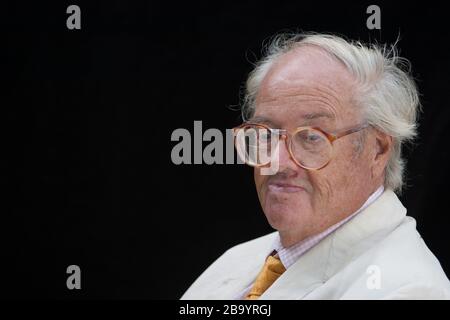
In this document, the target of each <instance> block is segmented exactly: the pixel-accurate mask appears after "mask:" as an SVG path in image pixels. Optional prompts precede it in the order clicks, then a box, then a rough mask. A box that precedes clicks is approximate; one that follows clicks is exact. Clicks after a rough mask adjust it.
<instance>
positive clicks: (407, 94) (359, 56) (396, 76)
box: [242, 33, 420, 193]
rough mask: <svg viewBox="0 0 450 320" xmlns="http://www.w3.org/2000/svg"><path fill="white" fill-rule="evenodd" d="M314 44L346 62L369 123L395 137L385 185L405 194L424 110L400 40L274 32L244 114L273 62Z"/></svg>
mask: <svg viewBox="0 0 450 320" xmlns="http://www.w3.org/2000/svg"><path fill="white" fill-rule="evenodd" d="M304 45H313V46H316V47H319V48H321V49H323V50H325V51H326V52H327V53H329V54H331V55H332V56H333V57H335V58H337V59H338V60H339V61H341V62H342V63H343V64H344V65H345V66H346V68H347V69H348V70H349V71H350V73H351V74H352V75H353V76H354V78H355V80H356V82H357V87H356V93H355V97H354V100H355V103H356V105H357V106H358V107H360V108H362V109H361V110H362V114H363V117H364V119H365V120H366V121H367V123H368V124H369V125H371V126H373V127H374V128H376V129H378V130H380V131H381V132H384V133H386V134H388V135H389V136H391V137H392V139H393V149H392V152H391V156H390V159H389V161H388V164H387V166H386V169H385V182H384V184H385V187H386V188H390V189H392V190H394V191H396V192H397V193H400V192H401V190H402V187H403V184H404V182H403V179H404V168H405V160H404V159H403V158H402V145H403V144H404V143H405V142H407V141H412V140H413V138H414V137H415V136H416V134H417V118H418V114H419V112H420V102H419V96H418V91H417V88H416V84H415V82H414V79H413V78H412V76H411V70H410V64H409V62H408V60H406V59H404V58H401V57H399V56H398V52H397V50H396V48H395V44H393V45H391V46H389V47H388V46H386V45H383V46H379V45H377V44H371V45H364V44H363V43H361V42H359V41H349V40H346V39H344V38H342V37H339V36H336V35H330V34H317V33H308V34H293V35H292V34H282V35H278V36H276V37H274V39H273V40H272V41H271V43H270V44H269V46H267V48H266V51H267V52H266V53H265V55H264V57H263V58H262V59H261V60H260V61H259V62H257V63H256V65H255V68H254V69H253V71H252V72H251V73H250V74H249V76H248V79H247V82H246V86H245V95H244V99H243V104H242V117H243V119H244V120H245V119H248V117H251V116H252V115H253V113H254V110H255V100H256V96H257V94H258V89H259V87H260V84H261V82H262V80H263V79H264V77H265V76H266V74H267V72H268V71H269V69H270V68H271V66H272V65H273V63H274V62H275V61H276V60H277V59H278V58H279V57H280V56H281V55H283V54H285V53H287V52H289V51H291V50H293V49H295V48H298V47H299V46H304Z"/></svg>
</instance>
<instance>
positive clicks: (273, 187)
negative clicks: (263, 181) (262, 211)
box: [268, 182, 305, 193]
mask: <svg viewBox="0 0 450 320" xmlns="http://www.w3.org/2000/svg"><path fill="white" fill-rule="evenodd" d="M268 189H269V191H271V192H278V193H295V192H301V191H305V189H303V188H302V187H300V186H297V185H294V184H289V183H276V182H275V183H274V182H272V183H269V185H268Z"/></svg>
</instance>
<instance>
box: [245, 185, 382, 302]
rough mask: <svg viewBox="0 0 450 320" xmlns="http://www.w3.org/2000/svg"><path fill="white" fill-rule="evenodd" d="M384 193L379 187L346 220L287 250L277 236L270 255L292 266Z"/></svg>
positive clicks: (286, 265) (246, 289) (246, 290)
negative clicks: (277, 256)
mask: <svg viewBox="0 0 450 320" xmlns="http://www.w3.org/2000/svg"><path fill="white" fill-rule="evenodd" d="M383 191H384V187H383V186H382V185H381V186H380V187H379V188H378V189H377V190H376V191H375V192H374V193H372V194H371V195H370V197H369V198H368V199H367V200H366V202H365V203H364V204H363V205H362V206H361V208H359V209H358V210H356V211H355V212H354V213H352V214H351V215H349V216H348V217H347V218H345V219H343V220H341V221H339V222H338V223H336V224H334V225H332V226H331V227H329V228H328V229H326V230H325V231H322V232H321V233H319V234H316V235H313V236H311V237H308V238H306V239H304V240H302V241H300V242H299V243H296V244H294V245H292V246H290V247H288V248H285V247H283V245H282V244H281V240H280V236H279V234H277V237H276V239H275V241H274V243H273V245H272V249H271V250H270V253H272V252H273V251H274V250H276V251H277V253H278V255H279V257H280V260H281V263H283V266H284V267H285V268H286V269H288V268H289V267H290V266H291V265H293V264H294V262H296V261H297V260H298V259H299V258H300V257H301V256H302V255H303V254H304V253H305V252H306V251H308V250H309V249H311V248H312V247H314V246H315V245H316V244H317V243H319V242H320V241H321V240H322V239H323V238H325V237H326V236H328V235H329V234H331V233H332V232H333V231H335V230H336V229H337V228H339V227H340V226H342V225H343V224H344V223H346V222H347V221H349V220H350V219H351V218H353V217H354V216H356V215H357V214H358V213H359V212H361V211H362V210H364V209H365V208H367V207H368V206H369V205H370V204H371V203H372V202H374V201H375V200H376V199H377V198H378V197H379V196H380V195H381V194H382V193H383ZM252 285H253V283H251V284H250V285H249V286H248V287H247V288H245V290H244V291H242V292H241V293H240V294H239V296H238V297H237V299H243V298H244V297H245V296H246V294H247V292H248V291H249V290H250V289H251V287H252Z"/></svg>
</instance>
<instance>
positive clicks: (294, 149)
mask: <svg viewBox="0 0 450 320" xmlns="http://www.w3.org/2000/svg"><path fill="white" fill-rule="evenodd" d="M368 126H369V125H368V124H362V125H360V126H357V127H355V128H352V129H349V130H345V131H343V132H340V133H328V132H325V131H323V130H321V129H320V128H317V127H299V128H297V129H295V130H294V131H293V132H288V131H287V130H285V129H272V128H270V127H268V126H266V125H264V124H260V123H252V122H246V123H243V124H242V125H240V126H238V127H236V128H234V129H233V132H234V138H235V140H234V142H235V147H236V150H237V153H238V155H239V157H240V158H241V160H242V161H244V162H245V163H246V164H248V165H250V166H252V167H262V166H266V165H268V164H269V163H270V162H271V161H272V160H273V157H274V155H275V152H278V146H279V141H280V139H282V138H286V147H287V150H288V151H289V154H290V156H291V158H292V159H293V160H294V162H295V163H296V164H297V165H299V166H300V167H302V168H304V169H307V170H319V169H322V168H323V167H325V166H326V165H327V164H328V163H329V162H330V161H331V159H332V157H333V142H334V141H336V140H337V139H339V138H342V137H345V136H347V135H349V134H352V133H355V132H358V131H361V130H363V129H365V128H367V127H368Z"/></svg>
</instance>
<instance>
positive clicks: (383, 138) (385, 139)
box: [372, 129, 393, 177]
mask: <svg viewBox="0 0 450 320" xmlns="http://www.w3.org/2000/svg"><path fill="white" fill-rule="evenodd" d="M374 134H375V152H374V154H373V159H372V160H373V167H372V175H373V177H378V176H380V175H381V174H382V173H383V171H384V169H385V168H386V166H387V163H388V161H389V158H390V156H391V153H392V148H393V140H392V137H391V136H390V135H388V134H386V133H384V132H381V131H379V130H376V129H375V130H374Z"/></svg>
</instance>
